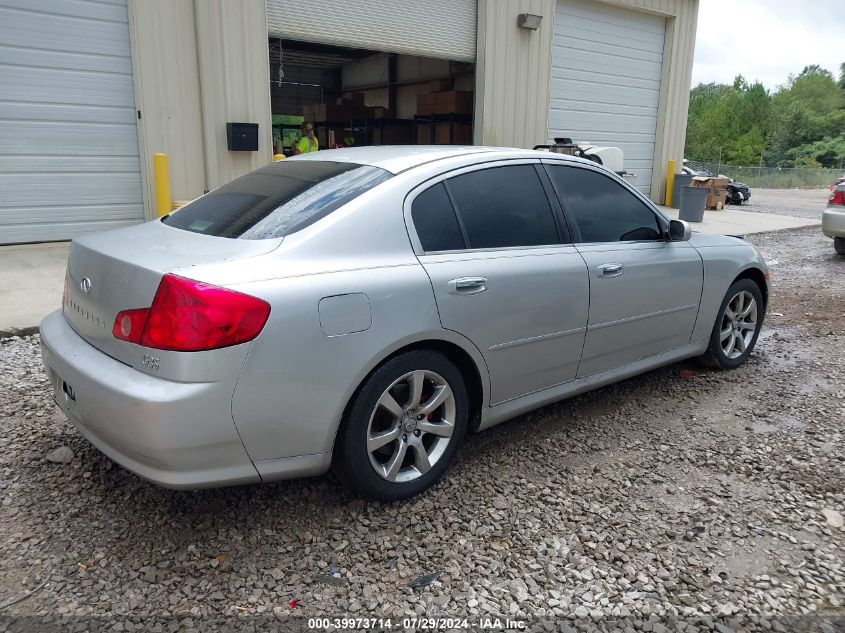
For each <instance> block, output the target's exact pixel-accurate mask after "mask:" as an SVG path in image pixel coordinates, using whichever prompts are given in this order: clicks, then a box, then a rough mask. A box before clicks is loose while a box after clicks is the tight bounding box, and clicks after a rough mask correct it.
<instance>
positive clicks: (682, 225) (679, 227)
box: [669, 220, 692, 242]
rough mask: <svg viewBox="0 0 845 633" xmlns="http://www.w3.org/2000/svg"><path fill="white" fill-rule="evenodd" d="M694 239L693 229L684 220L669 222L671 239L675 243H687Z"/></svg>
mask: <svg viewBox="0 0 845 633" xmlns="http://www.w3.org/2000/svg"><path fill="white" fill-rule="evenodd" d="M691 237H692V229H691V228H690V226H689V224H688V223H687V222H684V221H683V220H669V239H670V240H672V241H673V242H687V241H689V238H691Z"/></svg>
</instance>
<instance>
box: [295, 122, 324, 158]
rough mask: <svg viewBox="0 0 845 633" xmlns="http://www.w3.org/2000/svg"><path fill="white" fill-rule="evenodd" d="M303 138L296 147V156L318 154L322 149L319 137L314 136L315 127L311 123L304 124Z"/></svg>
mask: <svg viewBox="0 0 845 633" xmlns="http://www.w3.org/2000/svg"><path fill="white" fill-rule="evenodd" d="M301 129H302V138H300V139H299V140H298V141H297V142H296V145H295V146H294V154H307V153H308V152H316V151H317V150H318V149H320V143H319V142H318V141H317V137H316V136H314V125H313V124H311V123H303V124H302V128H301Z"/></svg>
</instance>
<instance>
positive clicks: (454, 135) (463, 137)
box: [417, 122, 472, 145]
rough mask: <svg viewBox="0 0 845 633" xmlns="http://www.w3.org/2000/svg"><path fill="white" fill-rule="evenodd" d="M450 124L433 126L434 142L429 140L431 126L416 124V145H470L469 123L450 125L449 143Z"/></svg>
mask: <svg viewBox="0 0 845 633" xmlns="http://www.w3.org/2000/svg"><path fill="white" fill-rule="evenodd" d="M449 128H450V124H449V123H448V122H446V123H435V124H434V140H433V141H432V140H431V124H430V123H418V124H417V145H431V144H434V145H449V144H450V143H451V144H452V145H470V144H472V125H470V124H469V123H452V124H451V128H452V130H451V141H450V139H449Z"/></svg>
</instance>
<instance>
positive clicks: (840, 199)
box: [827, 185, 845, 204]
mask: <svg viewBox="0 0 845 633" xmlns="http://www.w3.org/2000/svg"><path fill="white" fill-rule="evenodd" d="M840 187H841V185H840V186H838V187H836V189H834V190H833V191H831V192H830V198H828V200H827V203H828V204H845V188H842V189H840Z"/></svg>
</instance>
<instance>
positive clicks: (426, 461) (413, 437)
mask: <svg viewBox="0 0 845 633" xmlns="http://www.w3.org/2000/svg"><path fill="white" fill-rule="evenodd" d="M455 410H456V407H455V396H454V394H453V393H452V389H451V387H450V386H449V383H448V382H446V380H445V379H444V378H443V377H442V376H441V375H440V374H438V373H436V372H433V371H429V370H425V369H419V370H416V371H411V372H408V373H407V374H404V375H403V376H400V377H399V378H397V379H396V380H395V381H393V383H392V384H391V385H390V386H389V387H388V388H387V389H385V390H384V392H383V393H382V395H381V397H380V398H379V399H378V402H377V403H376V406H375V408H374V409H373V411H372V413H371V414H370V421H369V424H368V425H367V453H368V454H369V458H370V464H371V465H372V467H373V469H374V470H375V471H376V473H377V474H378V475H379V476H380V477H381V478H383V479H386V480H387V481H390V482H394V483H404V482H408V481H413V480H415V479H418V478H419V477H422V476H423V475H425V474H426V473H427V472H428V471H429V470H431V468H432V466H434V464H436V463H437V462H438V460H440V458H442V457H443V454H444V453H445V451H446V447H447V446H448V445H449V442H450V441H451V439H452V434H453V432H454V429H455Z"/></svg>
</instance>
